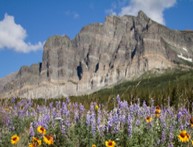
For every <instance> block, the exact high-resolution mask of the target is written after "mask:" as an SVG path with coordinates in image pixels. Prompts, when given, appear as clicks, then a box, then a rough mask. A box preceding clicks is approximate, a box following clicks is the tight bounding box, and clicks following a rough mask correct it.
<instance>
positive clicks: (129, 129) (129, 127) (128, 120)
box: [127, 115, 133, 137]
mask: <svg viewBox="0 0 193 147" xmlns="http://www.w3.org/2000/svg"><path fill="white" fill-rule="evenodd" d="M132 121H133V120H132V117H131V115H128V118H127V124H128V135H129V137H131V136H132V130H133V129H132Z"/></svg>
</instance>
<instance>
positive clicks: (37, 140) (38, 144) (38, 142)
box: [32, 137, 42, 146]
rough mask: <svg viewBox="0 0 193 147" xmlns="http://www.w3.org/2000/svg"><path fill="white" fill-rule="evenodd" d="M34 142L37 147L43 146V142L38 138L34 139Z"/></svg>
mask: <svg viewBox="0 0 193 147" xmlns="http://www.w3.org/2000/svg"><path fill="white" fill-rule="evenodd" d="M32 142H33V144H35V145H37V146H40V145H41V144H42V141H41V140H40V139H38V138H36V137H33V138H32Z"/></svg>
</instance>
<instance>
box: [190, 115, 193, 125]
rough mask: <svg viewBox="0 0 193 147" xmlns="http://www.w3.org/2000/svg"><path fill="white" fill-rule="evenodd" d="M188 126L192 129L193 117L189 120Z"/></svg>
mask: <svg viewBox="0 0 193 147" xmlns="http://www.w3.org/2000/svg"><path fill="white" fill-rule="evenodd" d="M190 126H191V127H192V128H193V117H191V119H190Z"/></svg>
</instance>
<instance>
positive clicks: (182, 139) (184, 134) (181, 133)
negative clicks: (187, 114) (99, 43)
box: [178, 130, 190, 142]
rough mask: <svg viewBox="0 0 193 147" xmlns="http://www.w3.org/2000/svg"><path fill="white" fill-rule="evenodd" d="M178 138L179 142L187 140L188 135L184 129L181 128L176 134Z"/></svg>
mask: <svg viewBox="0 0 193 147" xmlns="http://www.w3.org/2000/svg"><path fill="white" fill-rule="evenodd" d="M178 138H179V140H180V141H181V142H188V141H189V139H190V135H189V134H188V133H187V132H186V130H183V131H181V132H180V134H179V135H178Z"/></svg>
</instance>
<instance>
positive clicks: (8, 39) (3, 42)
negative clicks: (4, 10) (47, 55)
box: [0, 14, 43, 53]
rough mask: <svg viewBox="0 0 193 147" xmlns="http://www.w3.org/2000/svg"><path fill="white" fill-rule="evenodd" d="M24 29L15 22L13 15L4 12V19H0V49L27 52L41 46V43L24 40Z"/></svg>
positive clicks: (38, 48) (25, 34)
mask: <svg viewBox="0 0 193 147" xmlns="http://www.w3.org/2000/svg"><path fill="white" fill-rule="evenodd" d="M26 37H27V32H26V30H25V29H24V28H23V27H22V26H21V25H20V24H16V23H15V20H14V17H13V16H10V15H8V14H5V16H4V19H3V20H1V21H0V49H4V48H7V49H12V50H14V51H17V52H23V53H27V52H30V51H36V50H40V49H42V48H43V43H42V42H38V43H37V44H31V43H30V42H26V41H25V39H26Z"/></svg>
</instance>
